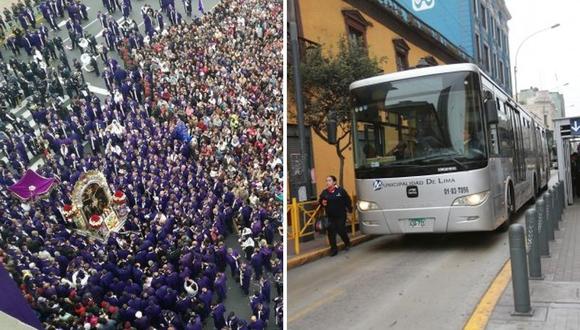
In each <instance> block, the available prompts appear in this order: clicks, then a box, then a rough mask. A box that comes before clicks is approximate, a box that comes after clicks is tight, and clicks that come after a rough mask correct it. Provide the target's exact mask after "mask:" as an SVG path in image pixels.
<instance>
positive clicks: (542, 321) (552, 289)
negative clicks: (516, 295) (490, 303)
mask: <svg viewBox="0 0 580 330" xmlns="http://www.w3.org/2000/svg"><path fill="white" fill-rule="evenodd" d="M555 237H556V239H555V241H553V242H550V254H551V257H549V258H542V272H543V275H544V276H545V279H544V280H536V281H534V280H530V282H529V283H530V299H531V304H532V308H533V309H534V315H533V316H531V317H524V316H511V315H510V313H511V312H512V311H513V309H514V300H513V288H512V284H511V280H510V282H509V284H508V286H507V287H506V289H505V290H504V292H503V294H502V296H501V298H500V299H499V301H498V304H497V305H496V306H495V309H494V310H493V313H492V314H491V317H490V319H489V322H488V324H487V329H502V330H503V329H580V239H579V238H580V203H575V204H574V205H572V206H568V207H567V208H566V209H565V210H564V214H563V220H562V221H561V222H560V230H559V231H556V233H555Z"/></svg>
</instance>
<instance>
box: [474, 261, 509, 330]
mask: <svg viewBox="0 0 580 330" xmlns="http://www.w3.org/2000/svg"><path fill="white" fill-rule="evenodd" d="M511 277H512V266H511V263H510V260H509V259H508V260H507V261H506V263H505V264H504V266H503V268H502V269H501V271H500V272H499V273H498V274H497V276H496V277H495V279H494V280H493V282H491V284H490V286H489V288H487V291H486V292H485V294H484V295H483V297H482V298H481V300H480V301H479V304H477V307H475V310H474V311H473V314H471V317H470V318H469V320H468V321H467V323H466V324H465V327H463V330H475V329H485V327H486V325H487V322H488V321H489V317H490V316H491V313H492V312H493V309H494V308H495V305H496V304H497V302H498V301H499V298H500V297H501V295H502V293H503V291H504V290H505V288H506V286H507V285H508V283H509V281H510V279H511Z"/></svg>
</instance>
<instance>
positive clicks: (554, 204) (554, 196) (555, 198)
mask: <svg viewBox="0 0 580 330" xmlns="http://www.w3.org/2000/svg"><path fill="white" fill-rule="evenodd" d="M559 190H560V189H559V188H558V184H557V183H556V185H554V187H553V189H552V210H553V211H552V214H553V215H554V216H553V217H552V227H553V228H554V231H556V230H560V226H559V225H558V223H559V222H560V207H559V205H558V204H559V203H560V197H559Z"/></svg>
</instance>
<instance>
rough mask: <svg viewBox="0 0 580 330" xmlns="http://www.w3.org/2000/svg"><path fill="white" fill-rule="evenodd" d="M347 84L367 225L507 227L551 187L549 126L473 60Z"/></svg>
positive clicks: (392, 229) (403, 229)
mask: <svg viewBox="0 0 580 330" xmlns="http://www.w3.org/2000/svg"><path fill="white" fill-rule="evenodd" d="M350 91H351V95H352V97H353V101H354V111H353V143H354V148H353V149H354V154H355V155H354V158H355V177H356V190H357V197H358V202H357V212H358V216H359V220H360V226H361V231H362V232H363V233H366V234H396V233H425V232H435V233H443V232H467V231H491V230H495V229H498V228H499V229H500V230H501V229H507V227H508V226H509V223H510V219H511V216H512V214H514V213H515V212H516V211H517V210H518V209H519V208H520V207H522V205H524V204H525V203H526V202H527V201H529V200H530V199H533V198H535V196H537V194H538V193H539V192H540V190H542V189H543V188H545V187H547V184H548V180H549V173H550V160H549V149H548V144H547V141H546V129H545V128H544V127H543V126H542V125H541V124H540V123H539V122H538V120H537V119H535V118H533V117H532V116H531V115H530V114H529V113H527V112H526V111H525V110H524V109H523V108H522V107H520V106H519V105H518V104H517V103H516V102H515V101H514V100H513V99H512V98H511V97H510V96H509V95H508V94H507V93H505V92H504V91H503V90H502V89H501V88H500V87H499V86H498V85H497V84H495V83H494V82H493V81H492V80H491V79H490V78H489V77H488V76H487V75H486V74H485V73H484V72H483V71H481V70H480V69H479V68H478V67H477V66H476V65H473V64H453V65H442V66H435V67H428V68H421V69H414V70H408V71H402V72H396V73H392V74H386V75H382V76H377V77H372V78H368V79H364V80H359V81H356V82H354V83H352V84H351V85H350Z"/></svg>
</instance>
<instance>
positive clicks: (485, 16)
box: [479, 4, 487, 30]
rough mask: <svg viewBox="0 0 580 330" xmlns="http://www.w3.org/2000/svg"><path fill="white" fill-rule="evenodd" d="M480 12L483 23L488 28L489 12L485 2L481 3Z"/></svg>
mask: <svg viewBox="0 0 580 330" xmlns="http://www.w3.org/2000/svg"><path fill="white" fill-rule="evenodd" d="M479 12H480V13H481V24H483V28H484V29H486V30H487V13H486V12H485V6H484V5H483V4H481V5H480V7H479Z"/></svg>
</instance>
